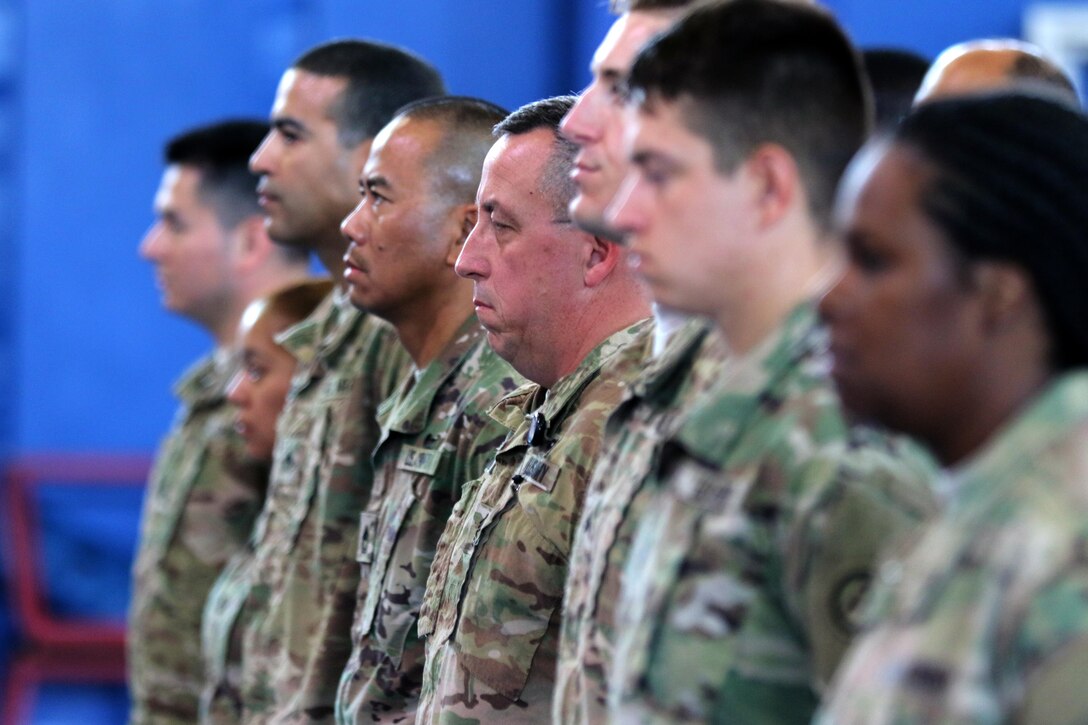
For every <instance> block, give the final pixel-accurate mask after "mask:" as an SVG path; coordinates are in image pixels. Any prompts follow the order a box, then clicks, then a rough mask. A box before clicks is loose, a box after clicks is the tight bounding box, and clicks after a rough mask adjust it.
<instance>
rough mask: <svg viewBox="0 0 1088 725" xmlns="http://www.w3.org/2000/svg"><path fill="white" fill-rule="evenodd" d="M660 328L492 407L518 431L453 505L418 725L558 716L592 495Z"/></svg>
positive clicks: (437, 574) (611, 345) (427, 619)
mask: <svg viewBox="0 0 1088 725" xmlns="http://www.w3.org/2000/svg"><path fill="white" fill-rule="evenodd" d="M651 330H652V326H651V324H650V322H649V321H643V322H640V323H638V324H636V325H632V326H631V327H629V328H627V329H624V330H621V331H619V332H617V333H615V334H613V335H611V336H610V337H609V338H607V339H606V340H605V341H604V342H602V343H601V344H600V345H598V346H597V347H596V348H595V349H594V350H593V351H592V352H590V353H589V355H587V356H586V358H585V359H584V360H583V361H582V363H581V364H580V365H579V366H578V368H577V369H576V370H574V372H572V373H571V374H569V375H567V376H565V377H564V378H562V379H561V380H559V381H558V382H557V383H556V384H555V385H554V386H553V387H552V388H551V389H550V390H547V391H545V390H544V389H543V388H541V387H540V386H539V385H534V384H530V385H526V386H523V387H522V388H520V389H518V390H517V391H515V392H514V393H513V394H511V395H509V396H507V397H506V398H504V399H503V400H502V401H501V402H500V403H499V404H498V405H496V406H495V408H494V409H493V410H492V411H491V415H492V417H494V418H495V420H497V421H499V422H500V423H502V424H503V425H504V426H505V427H506V428H507V429H508V430H509V435H508V436H507V437H506V440H505V441H504V442H503V444H502V446H501V447H500V448H499V449H498V451H497V452H496V457H495V459H494V461H493V462H492V463H491V464H489V465H488V468H487V470H486V471H485V472H484V475H483V476H482V477H481V478H480V479H478V480H476V481H474V482H473V483H471V484H470V485H469V486H467V487H466V489H467V490H466V492H465V494H464V495H463V496H462V497H461V500H460V501H459V502H458V503H457V505H456V506H455V507H454V510H453V514H452V516H451V517H450V522H449V525H448V526H447V528H446V531H445V533H444V534H443V536H442V538H441V539H440V541H439V543H438V549H437V552H436V554H435V561H434V565H433V566H432V567H431V576H430V579H429V580H428V581H427V591H426V594H425V595H424V600H423V608H422V611H421V613H420V620H419V632H420V634H421V635H423V636H425V637H428V641H427V661H426V666H425V671H424V676H423V693H422V696H421V699H420V706H419V714H418V720H419V722H421V723H438V722H457V723H465V722H498V723H515V722H540V721H542V720H546V719H547V718H548V717H549V714H550V712H551V699H552V688H553V685H554V682H555V658H556V649H557V646H558V639H559V609H560V603H561V602H562V598H563V585H564V582H565V580H566V567H567V556H568V554H569V552H570V545H571V539H572V538H573V536H574V527H575V525H576V524H577V521H578V512H579V509H580V507H581V501H582V496H583V494H584V492H585V486H586V484H587V482H588V480H589V475H590V473H591V472H592V470H593V466H594V464H595V463H596V460H597V454H598V450H599V447H600V438H601V431H602V429H603V428H604V424H605V421H606V420H607V419H608V415H609V413H611V412H612V410H613V409H614V408H615V407H616V405H617V404H619V402H620V400H622V397H623V393H624V390H625V388H626V385H627V384H628V383H629V382H630V381H631V380H632V379H633V378H634V377H635V375H636V374H637V372H638V363H639V362H640V361H641V360H642V357H643V351H644V346H645V345H646V341H647V338H648V337H649V335H650V333H651Z"/></svg>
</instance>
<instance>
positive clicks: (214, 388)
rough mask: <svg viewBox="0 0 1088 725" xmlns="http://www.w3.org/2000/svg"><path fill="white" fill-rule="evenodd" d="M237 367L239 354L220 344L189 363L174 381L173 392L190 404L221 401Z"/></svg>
mask: <svg viewBox="0 0 1088 725" xmlns="http://www.w3.org/2000/svg"><path fill="white" fill-rule="evenodd" d="M237 369H238V363H237V358H236V356H235V355H234V354H233V353H231V352H230V351H229V350H226V349H224V348H218V349H216V350H214V351H213V352H210V353H208V354H207V355H205V356H204V357H202V358H200V359H199V360H197V361H196V362H195V363H193V364H192V365H191V366H189V368H188V369H187V370H186V371H185V372H184V373H183V374H182V376H181V377H180V378H179V379H178V381H177V382H176V383H175V384H174V395H175V396H176V397H177V398H178V400H180V401H181V402H183V403H184V404H185V405H187V406H189V407H190V408H196V407H198V406H202V405H211V404H215V403H219V402H221V401H222V400H224V399H225V398H226V397H227V385H229V384H230V379H231V378H232V377H234V373H235V371H237Z"/></svg>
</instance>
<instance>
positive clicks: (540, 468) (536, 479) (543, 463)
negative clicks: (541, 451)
mask: <svg viewBox="0 0 1088 725" xmlns="http://www.w3.org/2000/svg"><path fill="white" fill-rule="evenodd" d="M557 473H558V469H556V468H555V467H554V466H552V464H551V463H549V462H548V460H547V459H545V458H543V457H541V456H538V455H536V454H535V453H527V454H526V455H525V458H524V459H523V460H522V461H521V465H519V466H518V470H517V472H516V473H515V474H514V479H515V480H518V479H520V481H519V482H524V483H529V484H532V485H533V486H536V487H537V488H539V489H540V490H542V491H551V490H552V488H553V487H554V486H555V477H556V475H557Z"/></svg>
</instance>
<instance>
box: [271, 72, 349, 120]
mask: <svg viewBox="0 0 1088 725" xmlns="http://www.w3.org/2000/svg"><path fill="white" fill-rule="evenodd" d="M346 86H347V79H345V78H339V77H335V76H322V75H317V74H315V73H309V72H307V71H304V70H300V69H298V68H290V69H288V70H287V72H286V73H284V74H283V77H282V78H281V79H280V84H279V87H277V88H276V100H275V101H274V102H273V104H272V116H273V118H279V117H282V116H291V117H296V118H309V119H315V118H328V117H329V110H330V106H332V104H333V103H334V102H335V101H336V100H337V99H338V98H339V97H340V93H341V92H342V91H343V90H344V88H345V87H346Z"/></svg>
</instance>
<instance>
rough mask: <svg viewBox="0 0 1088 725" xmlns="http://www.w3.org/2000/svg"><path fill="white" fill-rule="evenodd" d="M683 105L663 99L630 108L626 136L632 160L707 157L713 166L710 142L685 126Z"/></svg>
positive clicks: (625, 127)
mask: <svg viewBox="0 0 1088 725" xmlns="http://www.w3.org/2000/svg"><path fill="white" fill-rule="evenodd" d="M684 111H685V108H684V105H683V104H682V103H680V102H676V101H665V100H662V99H660V98H658V99H655V100H653V101H652V102H650V103H643V104H637V105H636V104H629V105H628V106H627V108H626V109H625V111H624V113H625V114H626V116H625V123H624V133H625V136H626V139H627V146H628V149H629V150H630V154H631V156H632V157H635V158H636V159H637V157H640V156H642V157H646V156H652V157H661V158H670V159H681V158H688V159H692V158H693V157H696V156H698V157H705V158H706V159H707V160H708V161H709V162H710V163H713V160H714V159H713V157H714V148H713V146H712V145H711V144H710V141H708V140H707V139H705V138H703V137H702V136H700V135H698V134H697V133H695V132H694V131H692V130H691V129H690V128H689V127H688V124H687V123H685V122H684Z"/></svg>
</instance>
